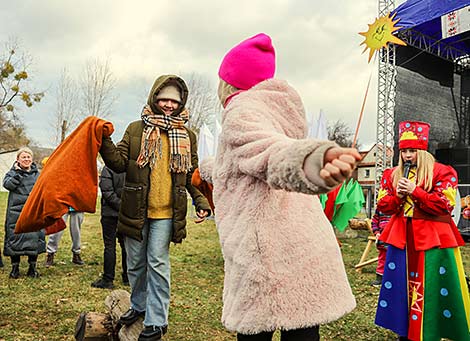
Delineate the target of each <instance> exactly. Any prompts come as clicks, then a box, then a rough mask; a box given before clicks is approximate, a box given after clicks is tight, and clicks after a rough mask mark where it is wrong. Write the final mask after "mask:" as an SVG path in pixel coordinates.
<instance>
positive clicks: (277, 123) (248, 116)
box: [212, 34, 360, 341]
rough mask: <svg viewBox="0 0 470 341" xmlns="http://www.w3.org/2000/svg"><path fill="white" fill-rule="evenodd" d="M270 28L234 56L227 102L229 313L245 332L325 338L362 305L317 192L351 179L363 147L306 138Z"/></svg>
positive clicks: (223, 141)
mask: <svg viewBox="0 0 470 341" xmlns="http://www.w3.org/2000/svg"><path fill="white" fill-rule="evenodd" d="M274 70H275V56H274V48H273V46H272V44H271V39H270V37H269V36H267V35H265V34H258V35H256V36H254V37H252V38H249V39H247V40H245V41H243V42H241V43H240V44H238V45H237V46H235V47H234V48H232V49H231V50H230V51H229V52H228V53H227V54H226V56H225V57H224V59H223V61H222V65H221V66H220V69H219V77H220V84H219V90H218V95H219V99H220V101H221V103H222V104H223V106H224V107H225V111H224V112H223V116H222V133H221V135H220V140H219V147H218V151H217V156H216V159H215V163H214V164H213V165H212V167H213V172H212V176H213V179H212V180H213V184H214V201H215V207H216V208H217V214H216V223H217V228H218V232H219V237H220V243H221V246H222V252H223V256H224V261H225V280H224V293H223V312H222V322H223V324H224V325H225V327H226V328H227V329H229V330H231V331H235V332H237V339H238V340H271V337H272V334H273V333H274V331H275V330H276V329H280V330H281V340H282V341H287V340H296V341H303V340H319V325H320V324H322V323H327V322H330V321H334V320H336V319H339V318H340V317H342V316H343V315H345V314H347V313H348V312H350V311H351V310H353V309H354V307H355V304H356V303H355V299H354V296H353V294H352V291H351V288H350V286H349V282H348V279H347V277H346V272H345V269H344V264H343V261H342V258H341V253H340V250H339V247H338V243H337V242H336V239H335V235H334V233H333V230H332V228H331V226H330V223H329V222H328V220H327V219H326V217H325V216H324V214H323V211H322V208H321V205H320V202H319V201H318V198H317V196H315V195H313V194H318V193H324V192H328V191H330V190H331V189H333V188H334V187H335V186H337V185H339V184H340V183H341V182H342V181H343V180H345V179H346V178H348V177H349V176H350V175H351V173H352V171H353V169H354V167H355V164H356V162H357V161H358V160H359V159H360V156H359V154H358V153H357V151H356V150H355V149H349V148H340V147H338V146H337V145H336V144H335V143H334V142H331V141H320V140H312V139H306V133H307V124H306V120H305V111H304V107H303V105H302V101H301V99H300V97H299V95H298V94H297V92H296V91H295V90H294V89H293V88H292V87H291V86H290V85H289V84H288V83H287V82H285V81H281V80H276V79H272V77H273V75H274Z"/></svg>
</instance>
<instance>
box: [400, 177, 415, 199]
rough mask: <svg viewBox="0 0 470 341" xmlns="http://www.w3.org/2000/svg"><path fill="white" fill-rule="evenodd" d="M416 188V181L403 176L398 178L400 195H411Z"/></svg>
mask: <svg viewBox="0 0 470 341" xmlns="http://www.w3.org/2000/svg"><path fill="white" fill-rule="evenodd" d="M415 188H416V184H415V183H414V182H411V181H410V180H408V179H407V178H401V179H400V180H398V184H397V195H398V196H400V195H401V196H402V197H403V196H404V195H409V194H411V193H413V191H414V190H415Z"/></svg>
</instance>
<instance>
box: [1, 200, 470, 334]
mask: <svg viewBox="0 0 470 341" xmlns="http://www.w3.org/2000/svg"><path fill="white" fill-rule="evenodd" d="M6 198H7V197H6V195H5V193H0V221H2V222H3V221H4V216H5V206H6ZM366 237H367V235H366V234H360V235H359V236H357V237H355V238H341V241H342V243H343V246H342V251H343V257H344V262H345V265H346V268H347V271H348V275H349V280H350V283H351V286H352V288H353V291H354V293H355V295H356V299H357V308H356V309H355V310H354V311H353V312H352V313H350V314H349V315H347V316H346V317H344V318H343V319H341V320H339V321H336V322H334V323H331V324H328V325H325V326H322V327H321V329H320V330H321V334H322V339H323V340H350V339H354V340H377V341H379V340H380V341H383V340H394V339H395V336H394V335H393V334H392V333H390V332H388V331H386V330H384V329H381V328H378V327H377V326H375V325H374V314H375V306H376V300H377V295H378V289H376V288H373V287H371V286H369V282H370V281H371V280H373V279H374V276H375V275H374V265H371V266H368V267H366V268H364V270H363V272H362V273H357V272H355V271H354V265H355V264H356V263H357V262H358V260H359V258H360V256H361V253H362V251H363V249H364V247H365V245H366ZM0 238H1V240H3V229H0ZM70 248H71V240H70V235H69V234H68V231H66V233H65V234H64V235H63V238H62V241H61V245H60V249H59V252H58V253H57V255H56V263H57V264H56V265H55V266H54V267H51V268H48V269H46V268H45V267H44V265H43V264H44V260H45V255H40V257H39V269H38V270H39V272H40V273H41V277H40V278H38V279H30V278H26V277H24V274H25V272H26V270H27V262H26V259H22V264H21V272H22V275H23V276H22V277H20V278H19V279H17V280H13V279H9V278H8V274H9V271H10V262H9V259H4V262H5V267H4V268H3V269H0V341H2V340H21V341H23V340H48V341H49V340H73V339H74V338H73V333H74V328H75V323H76V320H77V318H78V316H79V314H80V313H81V312H83V311H97V312H105V307H104V303H103V302H104V299H105V297H106V296H107V295H108V294H109V291H108V290H102V289H95V288H92V287H90V283H91V282H92V281H93V280H95V279H96V278H98V276H99V275H100V272H101V271H102V250H103V246H102V239H101V227H100V224H99V212H97V213H96V214H86V216H85V221H84V224H83V226H82V258H83V259H84V260H85V262H86V265H84V266H82V267H80V266H76V265H73V264H72V263H71V251H70ZM462 253H463V256H464V261H465V267H466V269H467V272H469V270H470V269H469V267H468V265H469V262H470V249H469V248H468V247H465V248H463V252H462ZM118 259H119V258H118ZM325 261H328V260H325ZM171 262H172V301H171V307H170V321H169V333H168V334H167V335H166V336H165V337H164V340H165V341H167V340H181V341H185V340H193V341H199V340H200V341H203V340H204V341H207V340H210V341H222V340H235V337H234V335H233V334H231V333H228V332H227V331H225V329H224V328H223V326H222V325H221V323H220V314H221V295H222V283H223V259H222V256H221V253H220V248H219V243H218V239H217V232H216V230H215V226H214V222H213V221H207V222H205V223H203V224H200V225H195V224H193V223H192V222H190V223H189V226H188V238H187V240H186V241H185V242H184V243H183V244H181V245H176V246H175V245H172V247H171ZM120 271H121V267H120V264H118V266H117V270H116V278H117V280H116V281H115V284H116V287H117V288H122V289H128V287H125V286H123V285H122V284H121V282H120V275H119V274H120ZM275 339H278V335H277V336H276V338H275Z"/></svg>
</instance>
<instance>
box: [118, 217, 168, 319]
mask: <svg viewBox="0 0 470 341" xmlns="http://www.w3.org/2000/svg"><path fill="white" fill-rule="evenodd" d="M172 233H173V220H172V219H147V220H146V221H145V224H144V227H143V230H142V238H143V239H142V242H139V241H137V240H135V239H132V238H129V237H125V238H124V243H125V245H126V251H127V275H128V277H129V284H130V286H131V308H133V309H134V310H137V311H145V320H144V325H145V326H166V325H168V309H169V305H170V241H171V235H172Z"/></svg>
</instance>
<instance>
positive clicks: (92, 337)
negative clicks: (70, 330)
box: [75, 312, 113, 341]
mask: <svg viewBox="0 0 470 341" xmlns="http://www.w3.org/2000/svg"><path fill="white" fill-rule="evenodd" d="M112 333H113V331H112V328H111V325H110V317H109V315H108V314H102V313H95V312H89V313H81V314H80V316H79V318H78V320H77V323H76V325H75V339H76V340H78V341H109V340H112Z"/></svg>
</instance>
